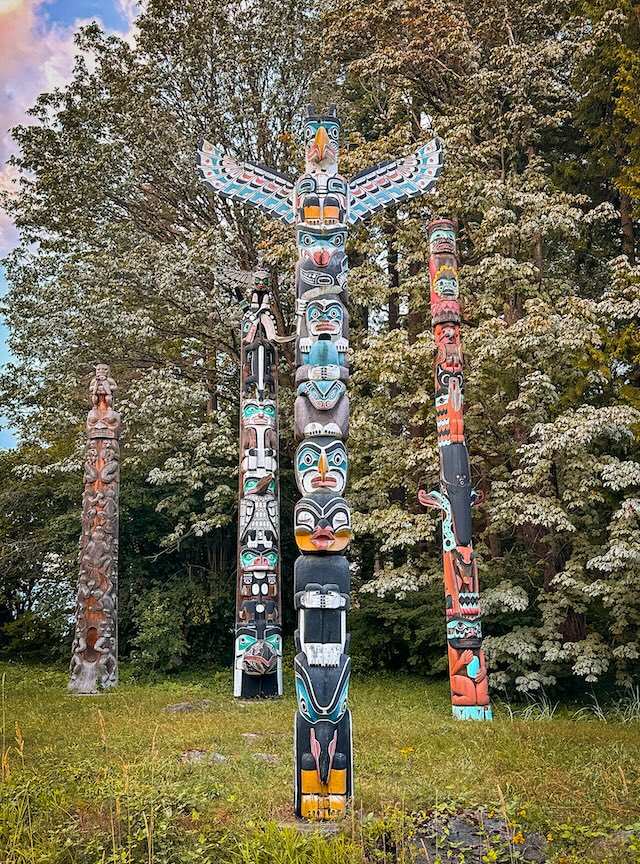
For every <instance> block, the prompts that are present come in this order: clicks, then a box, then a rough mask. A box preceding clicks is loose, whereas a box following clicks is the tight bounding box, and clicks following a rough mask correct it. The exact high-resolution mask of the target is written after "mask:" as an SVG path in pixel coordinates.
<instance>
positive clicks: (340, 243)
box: [331, 234, 344, 249]
mask: <svg viewBox="0 0 640 864" xmlns="http://www.w3.org/2000/svg"><path fill="white" fill-rule="evenodd" d="M331 242H332V243H333V245H334V246H336V247H337V248H338V249H339V248H340V247H341V246H343V245H344V238H343V237H342V234H336V236H335V237H334V238H333V239H332V241H331Z"/></svg>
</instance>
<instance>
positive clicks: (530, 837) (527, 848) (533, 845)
mask: <svg viewBox="0 0 640 864" xmlns="http://www.w3.org/2000/svg"><path fill="white" fill-rule="evenodd" d="M546 847H547V841H546V838H545V837H543V836H542V834H527V835H526V838H525V841H524V846H523V847H522V860H523V861H531V862H533V864H544V862H545V861H546V860H547V856H546V854H545V850H546Z"/></svg>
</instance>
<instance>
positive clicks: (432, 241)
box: [429, 227, 456, 254]
mask: <svg viewBox="0 0 640 864" xmlns="http://www.w3.org/2000/svg"><path fill="white" fill-rule="evenodd" d="M429 245H430V247H431V251H432V252H435V253H436V254H438V253H440V254H442V253H443V252H450V253H451V254H454V253H455V251H456V234H455V231H454V230H453V227H451V228H444V227H442V228H435V229H434V230H433V231H432V232H431V235H430V237H429Z"/></svg>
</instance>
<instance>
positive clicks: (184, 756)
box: [180, 750, 209, 765]
mask: <svg viewBox="0 0 640 864" xmlns="http://www.w3.org/2000/svg"><path fill="white" fill-rule="evenodd" d="M208 755H209V754H208V753H207V751H206V750H183V751H182V753H181V754H180V761H181V762H185V763H187V764H189V765H197V764H198V763H199V762H206V761H207V757H208Z"/></svg>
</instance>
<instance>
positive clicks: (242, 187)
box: [197, 141, 295, 225]
mask: <svg viewBox="0 0 640 864" xmlns="http://www.w3.org/2000/svg"><path fill="white" fill-rule="evenodd" d="M197 163H198V173H199V174H200V177H201V178H202V179H203V180H204V182H205V183H206V184H207V186H209V187H210V188H211V189H213V191H214V192H216V193H217V194H218V195H221V196H222V197H223V198H232V199H233V200H234V201H239V202H240V203H241V204H249V205H250V206H252V207H257V208H258V209H259V210H262V211H263V213H266V214H267V216H275V217H276V218H277V219H280V220H281V221H282V222H286V223H287V225H292V224H293V222H294V218H295V212H294V209H293V188H294V187H293V183H292V182H291V181H290V180H289V179H288V178H287V177H285V176H284V175H283V174H279V173H278V172H277V171H272V170H271V169H270V168H265V167H264V165H256V164H254V163H253V162H244V163H239V162H236V160H235V159H234V158H233V156H230V155H229V154H228V153H226V152H225V151H224V150H222V149H221V148H220V147H214V146H213V144H209V142H208V141H201V142H200V146H199V149H198V156H197Z"/></svg>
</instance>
